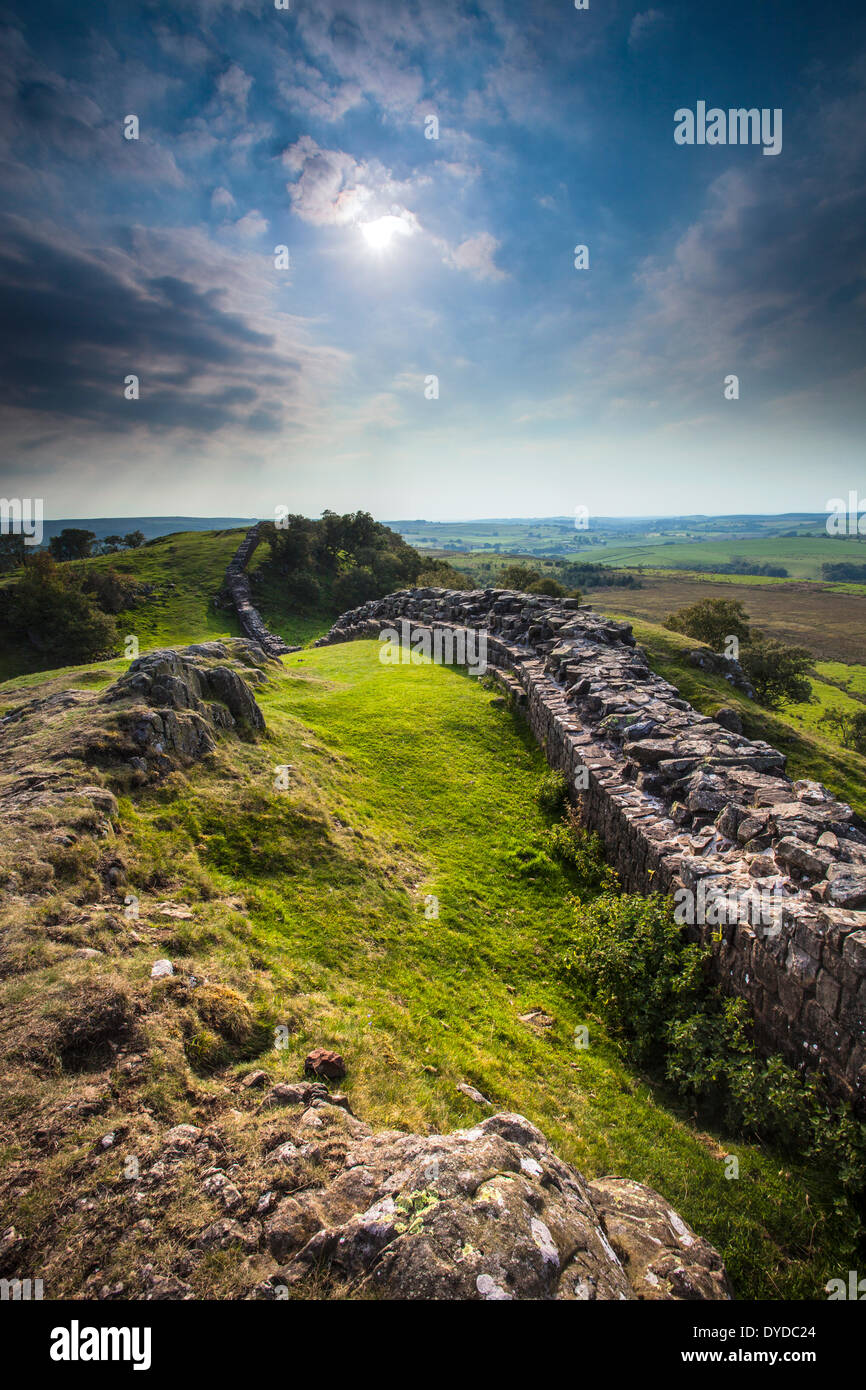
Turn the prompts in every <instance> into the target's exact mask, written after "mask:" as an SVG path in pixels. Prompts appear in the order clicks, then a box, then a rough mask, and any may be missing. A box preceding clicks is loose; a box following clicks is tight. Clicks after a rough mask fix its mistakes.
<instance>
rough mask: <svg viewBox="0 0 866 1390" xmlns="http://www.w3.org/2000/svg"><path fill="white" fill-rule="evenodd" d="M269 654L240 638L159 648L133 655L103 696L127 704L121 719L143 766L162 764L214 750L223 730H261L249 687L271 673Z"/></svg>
mask: <svg viewBox="0 0 866 1390" xmlns="http://www.w3.org/2000/svg"><path fill="white" fill-rule="evenodd" d="M272 659H273V658H269V657H268V656H267V655H266V654H265V652H264V651H263V650H262V648H261V647H259V646H258V644H256V643H253V642H250V641H245V640H243V639H241V638H236V639H233V640H232V641H231V642H227V643H226V642H200V643H197V644H195V645H193V646H189V647H181V648H180V649H178V650H173V649H158V650H156V651H151V652H147V653H146V654H145V655H144V656H140V657H138V658H137V659H136V660H135V661H133V662H132V663H131V665H130V667H129V670H128V671H127V672H126V674H125V675H123V676H121V677H120V679H119V680H116V681H115V682H114V684H113V685H110V686H109V687H108V689H107V690H106V691H105V693H104V694H103V696H102V701H103V702H104V703H107V704H113V703H116V702H118V701H123V702H125V704H126V705H127V708H126V709H124V711H123V713H122V715H121V717H120V724H121V727H123V728H124V729H125V730H126V731H127V733H128V735H129V737H130V738H131V740H132V743H133V744H134V745H135V747H136V749H137V750H139V753H140V756H139V758H138V762H140V763H142V764H143V766H142V768H140V769H139V770H145V768H146V760H147V759H150V760H151V762H152V764H153V765H155V766H156V767H157V768H165V767H168V766H169V765H170V762H171V759H172V758H173V757H174V758H181V759H185V760H196V759H198V758H203V757H205V756H207V754H208V753H212V752H213V750H214V749H215V747H216V738H215V734H216V732H217V730H219V729H232V730H235V731H237V732H241V733H253V734H255V733H261V732H262V731H263V730H264V727H265V720H264V716H263V714H262V712H261V710H260V709H259V706H258V704H257V703H256V698H255V696H254V694H253V692H252V689H251V688H250V686H251V683H252V684H258V683H260V682H261V681H263V680H265V679H266V674H265V672H266V668H267V666H268V663H269V661H270V660H272ZM229 662H233V663H234V664H228V663H229Z"/></svg>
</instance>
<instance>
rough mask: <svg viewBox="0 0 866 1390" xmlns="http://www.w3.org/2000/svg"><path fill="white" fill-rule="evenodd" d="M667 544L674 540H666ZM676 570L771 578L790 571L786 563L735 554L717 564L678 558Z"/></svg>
mask: <svg viewBox="0 0 866 1390" xmlns="http://www.w3.org/2000/svg"><path fill="white" fill-rule="evenodd" d="M664 544H665V545H671V544H673V542H671V541H665V542H664ZM671 569H675V570H694V571H696V572H697V573H698V574H757V575H763V576H765V577H767V578H771V579H787V578H788V577H789V575H788V571H787V570H786V569H785V566H784V565H771V564H769V563H768V562H767V561H765V560H746V559H744V558H743V556H742V555H735V556H734V558H733V559H732V560H724V561H719V562H718V563H717V564H713V563H710V562H709V561H703V560H677V561H676V562H675V563H673V564H672V565H671Z"/></svg>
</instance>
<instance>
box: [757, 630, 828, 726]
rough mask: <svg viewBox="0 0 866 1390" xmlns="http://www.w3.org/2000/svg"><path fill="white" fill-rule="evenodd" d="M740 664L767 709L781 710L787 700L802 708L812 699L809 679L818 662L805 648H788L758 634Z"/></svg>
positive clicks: (774, 639) (771, 638) (759, 699)
mask: <svg viewBox="0 0 866 1390" xmlns="http://www.w3.org/2000/svg"><path fill="white" fill-rule="evenodd" d="M740 664H741V666H742V668H743V670H744V671H745V673H746V675H747V677H748V678H749V680H750V681H751V683H752V685H753V686H754V687H755V696H756V698H757V700H758V703H759V704H761V705H765V706H766V707H767V709H778V708H779V706H780V705H781V704H783V703H784V702H785V701H786V700H791V701H793V702H794V703H796V704H799V703H800V702H801V701H804V700H810V699H811V697H812V686H811V684H810V682H809V681H808V680H807V676H808V675H809V673H811V672H812V671H813V670H814V665H815V658H814V657H813V655H812V653H811V652H810V651H808V650H807V649H806V647H789V646H786V645H785V643H784V642H779V641H777V640H776V638H775V637H764V635H763V633H760V632H756V633H754V634H753V636H752V640H751V642H750V643H749V645H748V647H744V648H743V651H742V652H741V654H740Z"/></svg>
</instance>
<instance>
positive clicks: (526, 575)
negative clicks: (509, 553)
mask: <svg viewBox="0 0 866 1390" xmlns="http://www.w3.org/2000/svg"><path fill="white" fill-rule="evenodd" d="M540 578H541V575H540V573H539V571H538V570H533V569H530V568H529V566H528V565H506V566H505V568H504V570H503V571H502V573H501V574H500V576H499V581H498V582H499V587H500V588H502V589H516V590H517V592H518V593H526V591H527V590H528V588H529V586H530V584H535V583H536V581H537V580H539V579H540Z"/></svg>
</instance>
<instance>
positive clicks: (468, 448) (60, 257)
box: [0, 0, 866, 519]
mask: <svg viewBox="0 0 866 1390" xmlns="http://www.w3.org/2000/svg"><path fill="white" fill-rule="evenodd" d="M277 3H280V4H290V8H277V4H276V3H273V0H179V2H178V3H175V4H173V5H171V6H165V5H162V4H149V3H139V4H136V5H129V4H128V3H100V2H99V0H83V2H82V3H78V4H76V5H72V6H70V5H68V4H66V3H55V0H40V4H39V5H34V4H33V3H32V0H27V2H26V3H22V4H20V5H11V6H9V5H6V6H3V5H0V27H2V34H0V52H2V58H0V209H2V211H0V358H2V366H0V373H2V382H3V390H2V392H0V412H2V420H0V441H2V442H0V493H2V495H3V496H4V497H13V496H14V497H21V498H32V497H40V498H42V499H43V502H44V512H45V515H46V516H47V517H61V516H62V517H75V516H98V515H111V516H135V515H142V514H147V515H161V514H172V515H177V514H186V515H200V516H210V515H222V516H228V515H236V516H269V515H272V514H273V513H274V511H275V509H276V508H285V507H288V508H289V510H290V511H292V512H304V513H307V514H308V515H316V514H318V513H319V512H321V511H322V509H323V508H325V507H330V508H332V509H334V510H336V511H349V510H355V509H357V508H363V509H365V510H369V511H371V512H373V513H374V515H377V516H380V517H403V518H410V517H424V518H428V519H458V518H466V517H472V516H500V517H501V516H543V515H560V516H561V515H571V514H572V513H574V512H576V511H577V509H579V508H586V509H587V510H588V512H589V514H590V517H591V516H592V515H598V514H605V515H608V516H612V515H613V516H617V515H636V514H641V515H663V514H671V513H673V514H688V513H697V512H705V513H730V512H774V513H775V512H778V513H783V512H790V511H797V510H802V511H822V510H823V509H824V508H825V506H826V505H827V502H828V500H829V499H830V498H832V497H836V496H847V495H848V493H849V491H850V490H852V489H854V490H859V493H860V495H861V496H863V495H866V466H864V460H863V447H862V445H863V435H864V429H863V427H864V416H866V389H864V386H866V382H864V376H866V372H864V366H866V332H864V329H866V9H864V7H863V6H862V4H861V3H860V0H857V2H856V3H849V0H840V3H838V4H835V5H833V6H823V7H821V6H815V5H814V4H812V3H802V0H790V2H789V3H784V4H783V3H777V0H762V3H760V4H756V3H755V2H754V0H748V3H742V2H741V0H732V3H728V4H725V5H718V6H709V5H704V4H696V3H695V2H694V0H677V2H676V3H673V2H672V0H654V3H652V4H649V5H643V6H642V5H641V4H634V3H625V0H588V4H587V7H586V8H582V9H577V8H576V7H575V5H574V3H573V0H523V3H519V2H518V0H475V2H474V3H470V0H465V3H464V0H405V2H404V3H394V2H393V0H277ZM699 102H705V103H706V107H707V108H717V109H719V110H721V111H723V112H727V111H728V110H729V109H733V108H753V107H754V108H758V109H759V110H766V111H767V112H768V113H772V112H777V111H780V112H781V127H780V130H781V135H782V139H781V148H780V149H779V150H778V152H777V153H775V154H765V153H764V146H763V145H762V144H760V143H758V144H736V143H727V144H720V143H704V144H699V143H694V144H679V143H677V142H676V140H675V138H674V135H675V129H676V126H677V119H676V113H677V112H678V111H682V110H691V111H694V112H696V113H697V112H698V103H699ZM130 117H135V118H136V121H137V126H138V130H137V135H138V138H137V139H136V138H127V136H129V135H131V134H134V133H135V131H134V127H135V124H136V122H133V121H130V119H129V118H130ZM716 133H718V127H717V129H716ZM433 137H437V138H433ZM578 246H584V247H586V248H587V253H586V256H585V257H584V259H588V265H586V266H585V267H583V268H576V266H575V260H576V257H575V248H576V247H578ZM279 248H283V249H282V251H281V250H280V249H279ZM577 259H581V258H580V257H577ZM731 376H735V377H736V378H737V382H738V395H737V396H736V397H734V396H733V395H732V391H733V387H732V386H731V384H730V382H728V384H727V385H726V379H728V378H730V377H731ZM131 378H136V379H137V398H135V396H136V383H135V382H134V381H131ZM729 397H730V398H729Z"/></svg>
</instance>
